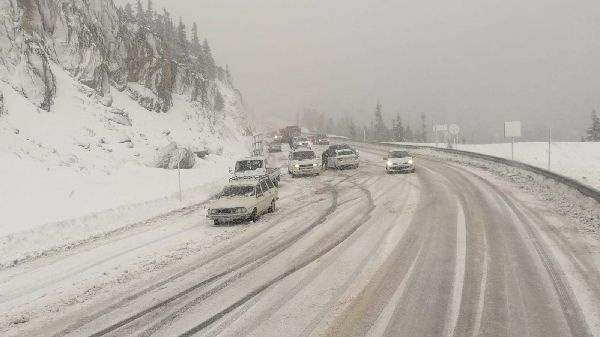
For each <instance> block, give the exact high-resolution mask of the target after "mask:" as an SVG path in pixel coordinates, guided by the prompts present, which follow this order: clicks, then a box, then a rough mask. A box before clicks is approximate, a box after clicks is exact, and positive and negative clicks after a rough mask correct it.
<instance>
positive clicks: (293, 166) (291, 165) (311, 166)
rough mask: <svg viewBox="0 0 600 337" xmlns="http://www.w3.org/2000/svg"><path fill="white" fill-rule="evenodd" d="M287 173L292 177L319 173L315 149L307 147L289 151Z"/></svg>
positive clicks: (319, 168)
mask: <svg viewBox="0 0 600 337" xmlns="http://www.w3.org/2000/svg"><path fill="white" fill-rule="evenodd" d="M288 173H289V174H290V175H292V177H296V176H299V175H319V174H320V173H321V163H320V162H319V160H318V159H317V156H316V155H315V151H313V150H307V149H300V150H295V151H290V155H289V157H288Z"/></svg>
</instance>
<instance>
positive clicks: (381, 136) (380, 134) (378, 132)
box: [374, 102, 388, 141]
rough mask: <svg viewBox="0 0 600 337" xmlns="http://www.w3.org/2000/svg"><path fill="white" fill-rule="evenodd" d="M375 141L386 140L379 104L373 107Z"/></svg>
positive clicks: (385, 130) (386, 132) (386, 131)
mask: <svg viewBox="0 0 600 337" xmlns="http://www.w3.org/2000/svg"><path fill="white" fill-rule="evenodd" d="M374 128H375V129H374V132H375V137H374V138H375V140H378V141H383V140H386V139H387V134H388V130H387V127H386V126H385V122H384V121H383V110H382V107H381V103H379V102H377V105H376V106H375V126H374Z"/></svg>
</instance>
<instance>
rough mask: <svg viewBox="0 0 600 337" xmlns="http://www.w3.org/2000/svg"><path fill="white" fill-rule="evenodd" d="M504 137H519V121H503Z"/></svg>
mask: <svg viewBox="0 0 600 337" xmlns="http://www.w3.org/2000/svg"><path fill="white" fill-rule="evenodd" d="M504 137H505V138H517V137H521V122H519V121H513V122H505V123H504Z"/></svg>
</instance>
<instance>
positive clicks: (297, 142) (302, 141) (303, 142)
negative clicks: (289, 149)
mask: <svg viewBox="0 0 600 337" xmlns="http://www.w3.org/2000/svg"><path fill="white" fill-rule="evenodd" d="M301 147H304V148H308V149H310V147H311V146H310V141H309V140H308V138H306V137H296V138H294V143H293V148H295V149H297V148H301Z"/></svg>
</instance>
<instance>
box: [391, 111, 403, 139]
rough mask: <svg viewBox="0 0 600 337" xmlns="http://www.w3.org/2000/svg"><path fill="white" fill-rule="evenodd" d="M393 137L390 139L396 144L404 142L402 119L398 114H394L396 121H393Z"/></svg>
mask: <svg viewBox="0 0 600 337" xmlns="http://www.w3.org/2000/svg"><path fill="white" fill-rule="evenodd" d="M392 131H393V135H392V138H393V139H394V140H395V141H397V142H403V141H404V126H403V125H402V119H401V118H400V113H397V114H396V119H395V120H394V123H393V127H392Z"/></svg>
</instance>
